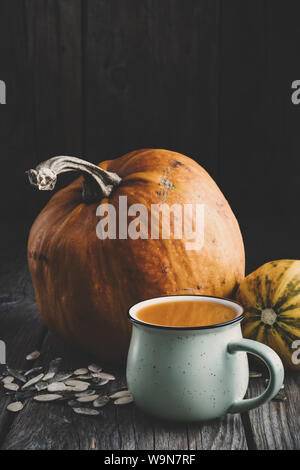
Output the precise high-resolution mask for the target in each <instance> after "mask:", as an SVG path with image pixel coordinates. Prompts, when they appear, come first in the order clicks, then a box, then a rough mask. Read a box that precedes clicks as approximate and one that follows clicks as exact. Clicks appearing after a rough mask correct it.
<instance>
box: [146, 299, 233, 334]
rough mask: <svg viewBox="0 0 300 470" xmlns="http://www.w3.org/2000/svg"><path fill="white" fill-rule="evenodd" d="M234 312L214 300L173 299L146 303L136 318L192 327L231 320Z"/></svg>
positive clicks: (156, 323)
mask: <svg viewBox="0 0 300 470" xmlns="http://www.w3.org/2000/svg"><path fill="white" fill-rule="evenodd" d="M235 317H236V312H235V310H234V309H232V308H231V307H227V306H226V305H221V304H219V303H216V302H197V301H196V300H195V301H184V300H183V301H174V302H162V303H158V304H153V305H148V306H147V307H144V308H142V309H141V310H140V311H139V313H138V314H137V318H138V319H139V320H140V321H142V322H144V323H150V324H152V325H160V326H170V327H184V328H192V327H199V326H210V325H217V324H218V323H225V322H228V321H230V320H233V319H234V318H235Z"/></svg>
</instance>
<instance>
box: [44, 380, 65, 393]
mask: <svg viewBox="0 0 300 470" xmlns="http://www.w3.org/2000/svg"><path fill="white" fill-rule="evenodd" d="M67 389H68V387H67V386H66V385H65V384H64V383H63V382H53V383H51V384H49V385H48V386H47V390H48V392H62V391H64V390H67Z"/></svg>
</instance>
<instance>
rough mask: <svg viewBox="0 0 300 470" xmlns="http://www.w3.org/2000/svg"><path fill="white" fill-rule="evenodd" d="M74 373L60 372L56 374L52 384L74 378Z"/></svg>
mask: <svg viewBox="0 0 300 470" xmlns="http://www.w3.org/2000/svg"><path fill="white" fill-rule="evenodd" d="M72 375H73V374H72V372H58V373H57V374H55V376H54V377H53V379H51V381H52V382H64V381H65V380H67V379H69V378H70V377H72Z"/></svg>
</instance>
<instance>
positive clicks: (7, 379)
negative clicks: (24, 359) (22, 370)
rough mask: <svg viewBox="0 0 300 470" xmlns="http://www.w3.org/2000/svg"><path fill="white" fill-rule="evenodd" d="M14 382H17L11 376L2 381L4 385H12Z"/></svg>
mask: <svg viewBox="0 0 300 470" xmlns="http://www.w3.org/2000/svg"><path fill="white" fill-rule="evenodd" d="M14 380H15V378H14V377H12V376H11V375H8V376H7V377H4V379H2V382H3V383H4V384H11V383H12V382H13V381H14Z"/></svg>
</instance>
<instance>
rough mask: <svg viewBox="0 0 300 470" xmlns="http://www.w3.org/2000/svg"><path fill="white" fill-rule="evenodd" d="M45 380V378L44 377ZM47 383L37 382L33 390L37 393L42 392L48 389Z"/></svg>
mask: <svg viewBox="0 0 300 470" xmlns="http://www.w3.org/2000/svg"><path fill="white" fill-rule="evenodd" d="M44 379H45V377H44ZM48 385H49V384H48V383H47V382H45V381H43V380H42V381H41V382H38V383H37V384H35V386H34V387H35V389H36V390H37V391H38V392H41V391H42V390H46V388H48Z"/></svg>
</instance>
